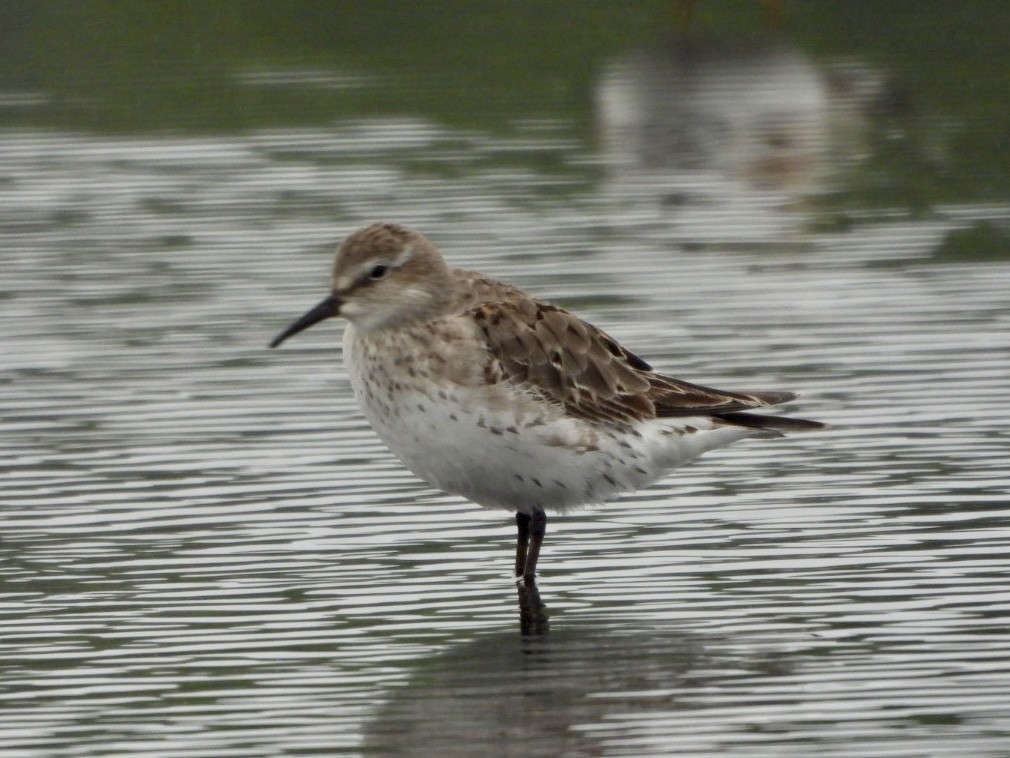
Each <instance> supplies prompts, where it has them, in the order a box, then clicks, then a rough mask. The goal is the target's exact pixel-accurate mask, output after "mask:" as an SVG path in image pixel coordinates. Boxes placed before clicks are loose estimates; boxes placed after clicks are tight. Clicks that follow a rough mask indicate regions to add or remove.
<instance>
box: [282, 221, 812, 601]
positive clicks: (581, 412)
mask: <svg viewBox="0 0 1010 758" xmlns="http://www.w3.org/2000/svg"><path fill="white" fill-rule="evenodd" d="M338 315H339V316H343V317H344V318H346V319H347V320H348V322H349V324H348V326H347V328H346V330H345V331H344V359H345V361H346V363H347V369H348V373H349V375H350V380H351V387H352V388H353V390H354V394H355V396H356V397H357V400H358V402H359V404H360V405H361V408H362V410H363V411H364V413H365V416H366V417H367V418H368V420H369V422H371V424H372V427H373V428H374V429H375V431H376V432H377V433H378V435H379V437H381V438H382V440H383V441H384V442H385V443H386V445H387V446H388V447H389V448H390V450H392V451H393V452H394V453H395V454H396V455H397V456H398V457H399V458H400V460H401V461H403V463H404V464H405V465H406V466H407V468H409V469H410V470H411V471H413V472H414V473H415V474H416V475H417V476H419V477H420V478H421V479H423V480H425V481H426V482H428V483H429V484H431V485H432V486H434V487H437V488H439V489H442V490H445V491H446V492H451V493H454V494H457V495H462V496H463V497H465V498H467V499H469V500H472V501H473V502H475V503H478V504H480V505H482V506H485V507H488V508H504V509H506V510H508V511H515V513H516V524H517V527H518V540H517V544H516V562H515V573H516V577H517V578H518V579H519V580H520V581H522V582H524V583H526V584H528V585H533V584H534V582H535V581H536V567H537V559H538V557H539V555H540V547H541V543H542V542H543V538H544V532H545V529H546V525H547V514H546V511H548V510H556V511H564V510H566V509H569V508H573V507H575V506H580V505H586V504H591V503H601V502H603V501H605V500H607V499H609V498H611V497H613V496H615V495H617V494H618V493H621V492H627V491H629V490H635V489H638V488H641V487H644V486H646V485H648V484H651V483H652V482H654V481H656V480H657V479H659V478H660V477H661V476H663V475H664V474H666V473H667V472H668V471H670V470H672V469H674V468H676V467H677V466H680V465H681V464H683V463H686V462H687V461H690V460H691V459H693V458H695V457H697V456H698V455H700V454H701V453H703V452H705V451H706V450H711V449H713V448H717V447H722V446H723V445H727V444H729V443H731V442H734V441H735V440H738V439H741V438H744V437H749V436H753V435H758V434H763V435H765V436H768V435H771V436H780V435H781V433H782V432H786V431H804V430H811V429H818V428H821V427H822V426H823V425H822V424H820V423H817V422H815V421H805V420H802V419H795V418H784V417H781V416H768V415H762V414H757V413H752V412H751V410H752V409H754V408H764V407H767V406H771V405H777V404H779V403H784V402H786V401H787V400H791V399H792V398H793V397H794V395H793V393H791V392H726V391H723V390H715V389H711V388H709V387H702V386H699V385H696V384H689V383H688V382H685V381H681V380H679V379H674V378H673V377H670V376H666V375H664V374H660V373H658V372H656V371H654V370H653V369H652V367H651V366H650V365H649V364H648V363H646V362H645V361H644V360H642V359H641V358H639V357H638V356H637V355H635V354H634V353H632V352H630V351H629V350H627V349H626V348H624V347H622V346H621V345H620V344H618V342H617V341H616V340H614V339H613V338H612V337H610V336H609V335H608V334H606V333H605V332H603V331H601V330H600V329H597V328H596V327H594V326H592V325H590V324H588V323H587V322H585V321H583V320H581V319H580V318H578V317H577V316H574V315H572V314H571V313H568V312H567V311H565V310H564V309H562V308H559V307H557V306H555V305H551V304H549V303H547V302H544V301H541V300H537V299H536V298H533V297H531V296H530V295H528V294H526V293H525V292H522V291H521V290H519V289H517V288H516V287H513V286H511V285H509V284H506V283H504V282H500V281H497V280H495V279H492V278H490V277H487V276H483V275H482V274H478V273H475V272H472V271H465V270H462V269H457V268H451V267H449V266H448V265H447V264H446V262H445V260H444V259H443V258H442V256H441V254H440V253H439V252H438V250H436V249H435V247H434V246H433V245H432V244H431V243H430V242H429V241H428V240H427V239H425V238H424V237H423V236H422V235H421V234H419V233H417V232H415V231H412V230H410V229H406V228H404V227H402V226H397V225H394V224H374V225H372V226H369V227H366V228H364V229H361V230H360V231H357V232H355V233H354V234H352V235H350V236H349V237H347V238H346V239H345V240H344V241H343V242H342V243H341V244H340V246H339V248H338V249H337V254H336V261H335V263H334V266H333V274H332V277H331V280H330V294H329V295H327V296H326V298H325V299H323V301H322V302H320V303H319V304H318V305H317V306H316V307H314V308H313V309H312V310H310V311H308V312H307V313H306V314H305V315H303V316H302V317H301V318H299V319H298V320H297V321H295V322H294V323H292V324H291V325H290V326H289V327H288V328H287V329H285V330H284V331H283V332H282V333H281V334H280V335H278V336H277V338H276V339H274V341H273V342H271V343H270V346H271V347H277V346H278V345H280V344H281V343H282V342H283V341H284V340H286V339H287V338H288V337H290V336H291V335H293V334H296V333H298V332H300V331H302V330H303V329H306V328H308V327H310V326H312V325H313V324H316V323H318V322H319V321H322V320H323V319H327V318H330V317H331V316H338Z"/></svg>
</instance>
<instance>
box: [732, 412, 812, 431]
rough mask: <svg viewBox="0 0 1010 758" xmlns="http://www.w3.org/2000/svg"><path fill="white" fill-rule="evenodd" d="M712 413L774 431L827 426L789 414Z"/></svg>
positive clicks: (755, 427) (735, 422) (802, 429)
mask: <svg viewBox="0 0 1010 758" xmlns="http://www.w3.org/2000/svg"><path fill="white" fill-rule="evenodd" d="M714 415H715V417H716V418H717V419H719V420H721V421H726V422H728V423H730V424H733V425H734V426H742V427H745V428H747V429H759V430H771V431H776V432H814V431H817V430H820V429H827V428H828V425H827V424H824V423H822V422H820V421H809V420H807V419H805V418H790V417H789V416H765V415H763V414H760V413H745V412H741V411H733V412H730V413H717V414H714Z"/></svg>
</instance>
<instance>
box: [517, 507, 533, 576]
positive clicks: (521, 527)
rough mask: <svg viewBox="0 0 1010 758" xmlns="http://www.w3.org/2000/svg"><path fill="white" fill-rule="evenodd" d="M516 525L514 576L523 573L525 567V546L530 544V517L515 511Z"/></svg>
mask: <svg viewBox="0 0 1010 758" xmlns="http://www.w3.org/2000/svg"><path fill="white" fill-rule="evenodd" d="M516 527H517V529H518V531H519V534H518V537H517V539H516V576H517V577H518V576H522V575H523V569H525V568H526V548H527V547H528V546H529V544H530V517H529V516H528V515H527V514H525V513H521V512H517V513H516Z"/></svg>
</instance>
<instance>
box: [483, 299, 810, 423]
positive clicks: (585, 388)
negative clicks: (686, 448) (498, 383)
mask: <svg viewBox="0 0 1010 758" xmlns="http://www.w3.org/2000/svg"><path fill="white" fill-rule="evenodd" d="M470 315H471V316H472V317H473V319H474V321H475V323H476V324H477V326H478V328H479V329H480V330H481V332H482V333H483V335H484V339H485V341H486V345H487V350H488V354H489V358H490V360H491V361H493V362H495V363H497V364H498V366H496V367H495V368H494V370H491V371H489V372H488V374H489V375H495V376H502V377H504V378H505V380H506V381H510V382H512V383H514V384H516V385H520V386H523V387H524V388H526V389H528V390H531V391H534V392H536V393H538V394H539V395H541V396H542V397H544V398H545V399H548V400H550V401H552V402H555V403H558V404H559V405H561V406H563V407H564V409H565V411H566V412H567V413H569V414H571V415H573V416H577V417H580V418H584V419H588V420H591V421H598V422H605V423H612V424H618V425H628V424H633V423H635V422H636V421H641V420H643V419H648V418H656V417H669V416H686V415H698V414H705V415H716V416H717V415H720V414H732V413H734V412H737V411H745V410H749V409H752V408H761V407H765V406H768V405H775V404H776V403H781V402H785V401H786V400H789V399H791V398H792V397H793V395H792V393H788V392H750V393H745V392H724V391H722V390H715V389H711V388H709V387H703V386H701V385H697V384H691V383H690V382H685V381H682V380H679V379H674V378H673V377H670V376H665V375H663V374H659V373H656V372H655V371H653V370H652V368H651V367H650V366H649V364H648V363H646V362H645V361H643V360H642V359H641V358H639V357H638V356H637V355H635V354H634V353H632V352H630V351H628V350H627V349H626V348H624V347H622V346H621V345H620V344H618V342H617V341H616V340H614V339H613V338H612V337H610V335H608V334H606V333H605V332H603V331H602V330H600V329H597V328H596V327H594V326H592V325H591V324H588V323H586V322H585V321H582V320H581V319H579V318H578V317H576V316H573V315H572V314H571V313H568V312H567V311H565V310H563V309H561V308H558V307H557V306H553V305H550V304H548V303H543V302H540V301H537V300H533V299H530V298H527V297H525V296H522V295H521V293H518V292H517V291H514V290H513V291H510V292H508V293H506V294H505V297H503V298H502V299H501V300H499V301H495V302H490V303H485V304H483V305H481V306H479V307H477V308H474V309H473V310H471V311H470ZM727 420H730V421H731V420H732V416H731V415H730V416H728V417H727Z"/></svg>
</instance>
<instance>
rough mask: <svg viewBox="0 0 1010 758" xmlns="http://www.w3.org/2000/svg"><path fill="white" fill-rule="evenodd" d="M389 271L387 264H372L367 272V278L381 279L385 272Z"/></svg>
mask: <svg viewBox="0 0 1010 758" xmlns="http://www.w3.org/2000/svg"><path fill="white" fill-rule="evenodd" d="M388 273H389V266H383V265H382V264H381V263H380V264H379V265H377V266H372V270H371V271H369V272H368V278H369V279H371V280H372V281H376V280H377V279H381V278H382V277H384V276H385V275H386V274H388Z"/></svg>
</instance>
